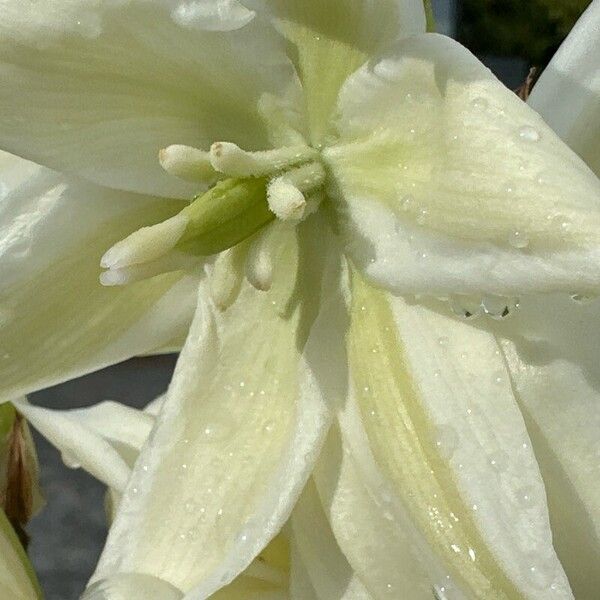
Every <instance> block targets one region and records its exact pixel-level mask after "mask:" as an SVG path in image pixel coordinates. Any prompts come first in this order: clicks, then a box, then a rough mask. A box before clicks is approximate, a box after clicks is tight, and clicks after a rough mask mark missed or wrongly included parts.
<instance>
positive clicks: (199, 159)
mask: <svg viewBox="0 0 600 600" xmlns="http://www.w3.org/2000/svg"><path fill="white" fill-rule="evenodd" d="M158 160H159V161H160V166H161V167H162V168H163V169H164V170H165V171H166V172H167V173H169V175H173V176H175V177H179V179H184V180H185V181H193V182H202V183H205V184H207V185H212V184H213V183H215V182H216V181H218V180H219V179H220V178H221V175H220V173H217V172H216V171H215V169H214V168H213V166H212V164H211V162H210V154H209V153H208V152H205V151H204V150H199V149H198V148H192V147H191V146H181V145H178V144H175V145H173V146H169V147H168V148H163V149H162V150H161V151H160V152H159V153H158Z"/></svg>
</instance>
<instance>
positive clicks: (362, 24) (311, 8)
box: [244, 0, 425, 145]
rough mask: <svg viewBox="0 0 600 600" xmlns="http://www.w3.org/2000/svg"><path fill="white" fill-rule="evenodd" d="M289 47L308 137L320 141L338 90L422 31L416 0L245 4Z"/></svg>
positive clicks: (260, 1) (247, 1)
mask: <svg viewBox="0 0 600 600" xmlns="http://www.w3.org/2000/svg"><path fill="white" fill-rule="evenodd" d="M244 3H245V4H246V5H247V6H249V7H252V8H254V9H256V10H257V12H258V14H264V15H265V16H266V17H267V18H270V19H274V22H275V24H276V26H277V27H278V29H279V30H280V31H281V32H282V33H283V34H284V36H285V37H286V38H287V39H288V40H289V41H290V42H291V43H292V47H293V50H292V51H291V52H290V56H291V59H292V60H293V61H294V63H295V65H296V69H297V71H298V74H299V76H300V79H301V81H302V88H303V92H304V102H305V107H306V110H307V116H308V124H309V129H310V137H311V141H312V142H313V144H315V145H317V144H320V143H323V142H324V140H325V138H326V136H327V134H329V133H331V130H330V124H329V120H330V117H331V114H332V111H333V109H334V108H335V103H336V98H337V95H338V92H339V89H340V87H341V86H342V84H343V83H344V81H345V80H346V78H347V77H348V75H350V74H351V73H352V72H353V71H355V70H356V69H357V68H358V67H360V65H362V64H363V63H364V62H365V61H367V60H368V59H369V58H372V57H373V56H375V55H376V54H377V53H378V52H381V50H382V49H383V48H385V47H386V46H387V45H389V44H391V43H393V42H395V41H396V40H398V39H401V38H403V37H405V36H409V35H412V34H415V33H422V32H424V31H425V12H424V9H423V3H422V2H421V1H420V0H383V1H382V0H326V1H325V2H320V1H318V0H267V1H266V2H264V1H263V0H244Z"/></svg>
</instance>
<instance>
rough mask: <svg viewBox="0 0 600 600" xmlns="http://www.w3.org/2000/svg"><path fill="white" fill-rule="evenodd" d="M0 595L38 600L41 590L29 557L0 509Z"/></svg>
mask: <svg viewBox="0 0 600 600" xmlns="http://www.w3.org/2000/svg"><path fill="white" fill-rule="evenodd" d="M0 595H2V597H3V598H7V599H8V598H10V599H11V600H39V599H41V598H42V590H41V589H40V586H39V583H38V582H37V579H36V576H35V573H34V572H33V568H32V567H31V564H30V563H29V559H28V558H27V555H26V554H25V551H24V550H23V547H22V546H21V543H20V542H19V540H18V538H17V536H16V534H15V532H14V531H13V529H12V527H11V525H10V523H9V521H8V519H7V518H6V516H5V514H4V511H3V510H2V509H0Z"/></svg>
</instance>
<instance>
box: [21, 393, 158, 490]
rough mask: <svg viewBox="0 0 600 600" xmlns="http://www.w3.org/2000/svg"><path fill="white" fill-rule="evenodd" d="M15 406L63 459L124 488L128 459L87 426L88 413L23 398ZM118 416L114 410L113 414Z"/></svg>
mask: <svg viewBox="0 0 600 600" xmlns="http://www.w3.org/2000/svg"><path fill="white" fill-rule="evenodd" d="M15 406H16V407H17V409H18V410H19V412H20V413H21V414H22V415H23V416H24V417H25V418H26V419H27V420H28V421H29V423H31V425H33V427H35V428H36V429H37V430H38V431H39V432H40V433H41V434H42V435H43V436H44V437H46V438H47V439H48V441H50V443H52V444H53V445H54V446H56V448H58V449H59V450H60V452H61V453H62V456H63V460H65V462H67V463H68V464H69V465H71V466H78V467H82V468H83V469H85V470H86V471H88V472H89V473H90V474H91V475H93V476H94V477H95V478H96V479H98V480H99V481H101V482H102V483H104V484H106V485H107V486H108V487H110V488H112V489H114V490H115V491H116V492H123V491H124V490H125V486H126V485H127V480H128V479H129V476H130V474H131V470H130V468H129V466H128V465H127V462H126V461H125V460H124V459H123V458H122V456H121V454H120V453H119V451H118V450H117V449H116V448H115V446H114V445H113V444H111V443H110V441H109V440H108V439H107V437H108V436H106V437H105V436H104V435H102V434H101V433H98V432H97V431H95V430H94V428H92V427H90V423H89V417H88V418H86V417H85V414H84V413H82V411H79V412H78V413H77V412H75V411H63V410H50V409H47V408H42V407H40V406H33V405H31V404H29V403H28V402H27V401H26V400H20V401H15ZM123 409H125V407H123ZM125 410H126V409H125ZM131 410H133V409H131ZM90 416H92V417H93V415H90ZM119 416H120V415H117V414H116V411H115V414H114V417H115V418H118V417H119ZM149 418H151V417H149ZM104 420H106V419H104ZM111 420H112V418H111ZM86 421H88V422H86ZM97 425H101V423H97Z"/></svg>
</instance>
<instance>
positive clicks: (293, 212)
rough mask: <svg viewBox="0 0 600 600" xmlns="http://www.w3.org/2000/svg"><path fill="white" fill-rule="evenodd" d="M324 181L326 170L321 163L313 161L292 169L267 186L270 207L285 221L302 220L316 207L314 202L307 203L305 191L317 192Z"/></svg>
mask: <svg viewBox="0 0 600 600" xmlns="http://www.w3.org/2000/svg"><path fill="white" fill-rule="evenodd" d="M324 181H325V170H324V169H323V167H322V165H321V164H320V163H317V162H312V163H308V164H306V165H303V166H301V167H298V168H297V169H292V170H291V171H288V172H286V173H285V174H284V175H281V176H280V177H276V178H275V179H272V180H271V181H270V183H269V185H268V187H267V202H268V203H269V208H270V209H271V211H272V212H273V213H274V214H275V215H276V216H277V217H278V218H279V219H281V220H283V221H300V220H302V219H304V218H305V217H306V216H307V214H309V213H308V211H309V210H310V212H313V210H312V209H314V208H315V206H314V203H311V204H310V205H309V204H308V203H307V200H306V197H305V193H308V194H310V193H312V192H315V191H316V190H318V188H319V187H321V186H322V185H323V183H324ZM316 206H318V202H317V203H316Z"/></svg>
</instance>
